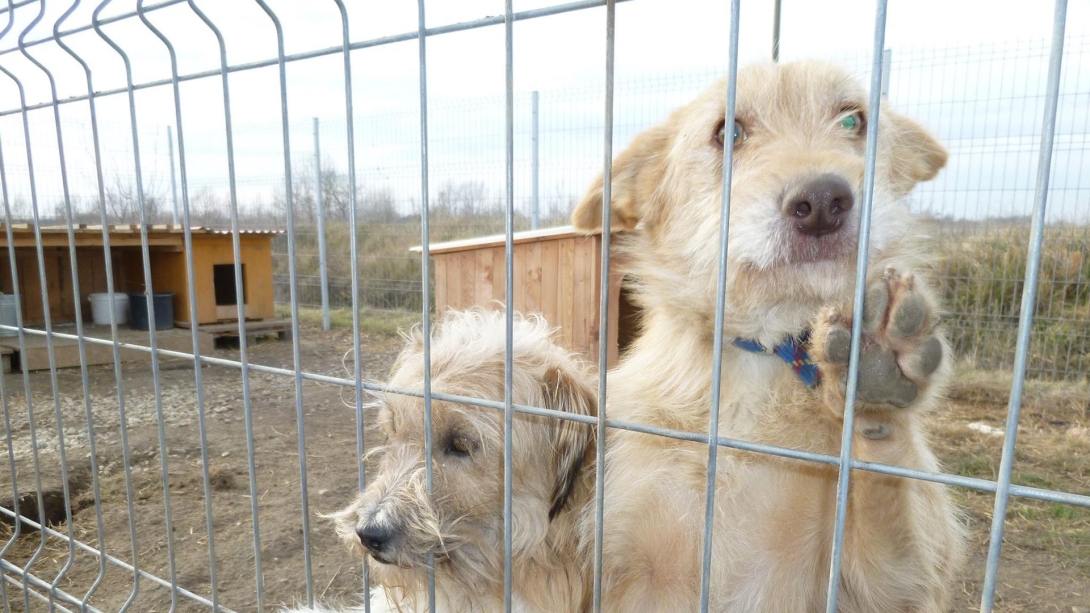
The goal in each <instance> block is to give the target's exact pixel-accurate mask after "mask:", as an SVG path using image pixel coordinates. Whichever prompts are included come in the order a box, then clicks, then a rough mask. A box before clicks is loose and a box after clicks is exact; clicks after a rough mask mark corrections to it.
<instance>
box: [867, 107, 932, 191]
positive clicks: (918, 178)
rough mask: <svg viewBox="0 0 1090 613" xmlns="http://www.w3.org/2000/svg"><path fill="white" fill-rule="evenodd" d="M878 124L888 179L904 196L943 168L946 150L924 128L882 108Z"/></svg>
mask: <svg viewBox="0 0 1090 613" xmlns="http://www.w3.org/2000/svg"><path fill="white" fill-rule="evenodd" d="M881 122H882V132H883V134H884V135H885V136H886V138H887V139H888V140H887V141H886V142H888V143H889V164H890V179H891V181H892V183H893V185H895V186H897V188H898V189H899V190H900V191H902V192H903V193H906V194H907V193H908V192H910V191H912V188H913V187H915V186H916V184H917V183H920V182H922V181H930V180H931V179H934V178H935V175H937V174H939V171H940V170H942V168H943V166H946V159H947V157H948V154H947V153H946V148H944V147H943V146H942V145H941V144H939V141H938V140H936V139H935V137H934V136H931V134H930V133H929V132H928V131H927V130H925V129H924V128H923V126H921V125H920V124H918V123H916V122H915V121H912V120H911V119H909V118H907V117H903V116H901V115H898V114H897V113H895V112H893V111H887V110H886V109H885V108H883V109H882V119H881Z"/></svg>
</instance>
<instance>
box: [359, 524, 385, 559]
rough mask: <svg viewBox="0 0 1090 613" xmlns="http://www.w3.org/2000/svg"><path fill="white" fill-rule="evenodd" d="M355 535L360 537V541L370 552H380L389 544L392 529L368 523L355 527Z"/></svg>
mask: <svg viewBox="0 0 1090 613" xmlns="http://www.w3.org/2000/svg"><path fill="white" fill-rule="evenodd" d="M356 536H358V537H360V543H362V544H363V546H364V547H366V548H367V549H368V550H369V551H371V552H372V553H382V552H383V551H384V550H385V549H386V547H387V545H389V544H390V540H391V538H392V537H393V531H391V530H389V529H387V528H384V527H381V526H376V525H374V524H370V525H367V526H364V527H362V528H356Z"/></svg>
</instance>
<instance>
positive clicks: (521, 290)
mask: <svg viewBox="0 0 1090 613" xmlns="http://www.w3.org/2000/svg"><path fill="white" fill-rule="evenodd" d="M505 244H506V241H505V237H504V236H503V235H497V236H487V237H483V238H474V239H468V240H460V241H451V242H446V243H434V244H431V245H429V249H428V251H429V253H430V254H431V256H432V259H433V262H434V263H433V269H434V280H435V313H436V316H437V317H442V315H443V312H444V311H446V310H447V309H466V308H469V307H473V306H481V307H485V308H491V309H499V308H502V306H501V305H502V303H504V302H505V301H506V291H505V286H504V280H505V267H504V263H505V259H504V247H505ZM412 251H414V252H416V253H420V251H421V248H420V247H419V246H418V247H413V248H412ZM601 252H602V237H601V235H600V234H595V235H590V236H587V235H586V234H583V233H581V232H576V231H575V230H573V229H572V228H571V227H570V226H565V227H560V228H551V229H548V230H536V231H530V232H518V233H516V234H515V235H514V253H513V266H514V271H513V276H514V287H513V288H512V289H513V293H514V309H515V310H516V311H519V312H522V313H540V314H541V315H543V316H544V317H545V319H547V320H548V321H549V323H550V324H552V325H554V326H557V327H558V328H560V332H559V335H560V338H561V342H562V343H563V345H564V346H566V347H568V348H569V349H571V350H573V351H577V352H580V353H582V354H584V355H585V356H586V357H587V358H588V359H590V360H592V361H595V362H596V361H597V360H598V338H599V329H600V328H599V322H600V317H599V313H600V306H599V304H600V297H601V271H602V262H601ZM611 261H612V263H613V264H614V265H611V267H610V276H611V277H612V279H611V280H610V284H609V288H610V289H609V333H608V339H609V349H608V366H609V367H612V366H614V365H615V364H616V363H617V359H618V357H619V355H620V354H621V353H622V352H623V350H624V348H625V347H627V345H628V343H629V342H630V341H631V333H632V326H631V325H630V324H629V322H630V321H631V320H632V316H631V314H632V313H633V309H632V305H631V303H630V302H629V301H628V299H627V294H626V293H625V292H624V291H622V275H621V274H620V273H619V272H618V269H619V266H616V265H615V264H616V263H617V261H616V259H615V257H614V258H613V259H612V260H611ZM496 301H498V303H497V302H496Z"/></svg>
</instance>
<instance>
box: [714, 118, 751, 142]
mask: <svg viewBox="0 0 1090 613" xmlns="http://www.w3.org/2000/svg"><path fill="white" fill-rule="evenodd" d="M747 137H748V135H747V134H746V129H745V128H743V127H742V123H741V122H738V121H736V122H734V134H733V135H732V137H731V143H732V144H733V145H734V146H735V147H737V146H738V145H741V144H742V143H743V142H744V141H745V140H746V138H747ZM715 142H717V143H719V145H720V146H722V145H723V144H724V143H726V142H727V124H726V122H722V123H720V124H719V130H718V131H717V133H716V135H715Z"/></svg>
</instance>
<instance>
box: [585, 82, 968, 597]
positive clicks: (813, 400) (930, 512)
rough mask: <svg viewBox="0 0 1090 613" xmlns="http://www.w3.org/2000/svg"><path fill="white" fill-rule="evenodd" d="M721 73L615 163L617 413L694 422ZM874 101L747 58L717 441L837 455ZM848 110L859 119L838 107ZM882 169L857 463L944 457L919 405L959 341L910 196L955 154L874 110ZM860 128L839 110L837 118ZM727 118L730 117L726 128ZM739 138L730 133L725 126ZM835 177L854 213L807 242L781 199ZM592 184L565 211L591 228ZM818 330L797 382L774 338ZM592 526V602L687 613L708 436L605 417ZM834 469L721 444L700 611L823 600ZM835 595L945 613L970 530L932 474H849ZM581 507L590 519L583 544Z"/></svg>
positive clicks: (705, 416) (703, 349) (714, 261)
mask: <svg viewBox="0 0 1090 613" xmlns="http://www.w3.org/2000/svg"><path fill="white" fill-rule="evenodd" d="M725 91H726V85H725V83H724V82H719V83H716V84H715V85H713V86H712V87H710V88H709V89H708V90H707V91H705V92H704V93H703V94H701V95H700V96H699V97H697V98H696V99H695V100H694V101H692V102H691V103H689V104H687V105H685V106H683V107H681V108H680V109H678V110H677V111H675V112H674V113H673V114H672V115H671V116H670V117H669V118H668V119H667V120H666V121H665V122H663V123H662V124H660V125H658V126H655V127H653V128H651V129H649V130H647V131H645V132H643V133H641V134H639V135H638V136H636V138H635V139H634V141H633V142H632V144H631V145H630V146H629V147H628V148H627V149H626V150H625V151H623V152H622V153H621V154H620V155H618V156H617V157H616V159H615V160H614V162H613V173H612V177H613V179H612V203H611V204H612V207H611V219H612V221H611V224H612V228H613V230H631V231H632V232H626V233H623V234H621V235H619V236H618V237H617V238H616V239H615V245H617V248H618V249H619V250H620V251H621V252H622V253H623V254H624V256H625V261H627V262H628V265H627V266H628V272H630V273H631V274H632V275H633V276H634V278H635V279H636V281H637V283H635V284H634V290H635V296H634V298H635V299H636V300H637V301H638V303H639V304H640V306H641V307H642V313H643V315H642V324H641V325H642V332H641V334H640V335H639V337H638V340H636V341H635V344H634V345H633V346H632V348H630V349H629V353H628V354H627V356H626V357H625V359H624V360H623V362H622V364H621V365H620V366H619V367H618V368H617V369H616V370H615V371H614V372H611V373H610V376H609V394H608V398H609V405H608V407H609V416H610V418H613V419H622V420H629V421H635V422H639V423H643V424H650V425H654V426H660V427H666V428H674V429H678V430H685V431H691V432H706V431H707V428H708V422H709V404H710V400H711V398H710V393H711V378H712V332H713V328H714V323H715V321H714V320H715V299H716V279H717V276H718V254H719V242H720V239H719V227H720V217H721V211H722V203H721V196H722V188H721V181H722V174H723V169H722V159H723V157H722V156H723V150H722V145H720V144H719V143H718V142H717V140H716V134H717V132H718V129H719V127H720V126H721V125H722V124H723V123H724V92H725ZM867 102H868V97H867V95H866V92H865V91H864V90H863V89H862V88H861V87H860V86H859V85H857V84H856V83H855V82H854V80H853V79H852V78H850V76H849V75H847V74H845V73H844V72H843V71H841V70H839V69H837V68H836V67H834V66H831V65H828V64H825V63H821V62H801V63H792V64H782V65H777V64H760V65H754V66H750V67H747V68H744V69H742V70H741V71H740V72H739V75H738V88H737V114H736V117H737V120H738V121H739V122H740V124H741V126H742V128H743V129H744V134H745V139H744V140H742V141H741V142H740V143H739V144H737V145H736V146H735V149H734V160H733V176H732V185H731V198H730V205H731V208H730V232H729V255H728V274H727V288H726V311H725V315H724V320H723V325H724V330H725V338H726V341H725V343H724V349H723V367H722V371H721V373H719V376H721V378H722V392H721V398H720V407H721V409H720V424H719V435H720V436H725V437H731V438H736V439H743V440H747V441H755V442H759V443H765V444H770V445H778V446H782V447H790V448H796V449H804V450H808V451H813V452H820V453H825V454H831V455H834V456H835V455H837V454H839V452H840V441H841V428H842V423H843V422H842V415H843V405H844V379H845V372H846V368H845V364H846V362H847V353H846V349H845V346H844V338H845V336H844V334H845V330H848V329H849V328H850V325H851V313H852V310H851V305H852V300H853V292H854V285H855V283H854V280H855V266H856V248H857V244H858V236H859V225H860V224H859V220H860V211H861V209H862V204H861V200H862V197H861V192H862V189H863V172H864V145H865V127H864V126H865V121H866V117H867V115H869V113H868V108H867ZM853 114H857V117H858V118H859V119H860V120H861V121H860V122H858V124H863V125H856V126H855V127H856V129H845V128H844V126H843V125H841V120H842V119H843V118H844V117H846V116H847V115H853ZM879 121H880V130H879V137H878V147H877V150H878V157H877V166H876V173H875V182H874V198H873V218H872V225H871V239H870V240H871V242H870V263H869V269H868V270H869V271H871V272H870V276H869V280H868V291H867V300H866V310H867V313H868V316H867V318H866V319H865V321H864V344H863V350H864V353H863V355H862V361H861V364H862V369H861V374H860V384H859V387H858V389H859V397H860V400H861V402H860V403H859V404H858V405H857V409H856V415H857V416H856V433H855V436H854V440H853V456H854V457H855V458H857V459H860V460H867V461H872V462H883V463H888V464H895V465H899V466H906V467H911V468H915V469H922V470H927V471H937V470H938V469H939V465H938V462H937V460H936V458H935V456H934V455H933V454H932V452H931V451H930V449H929V446H928V441H927V434H926V429H925V424H924V421H923V416H924V415H925V414H926V412H927V411H929V410H932V409H934V408H936V407H938V406H939V405H940V401H941V398H942V394H943V389H944V385H945V381H946V379H947V378H948V375H949V370H950V363H951V361H952V360H951V359H950V350H949V346H948V345H947V343H946V341H945V339H944V337H943V333H942V329H941V326H939V325H938V316H937V307H936V304H937V303H936V301H935V299H934V297H933V292H932V290H931V289H930V287H929V285H928V280H927V277H926V260H925V257H926V256H927V253H926V252H925V249H926V242H925V241H924V240H923V235H922V233H921V231H920V229H919V228H918V227H917V226H916V224H915V222H914V220H913V219H912V217H911V216H910V215H909V214H908V213H907V211H906V210H905V209H904V206H903V204H902V202H901V201H902V200H903V199H904V198H905V196H906V195H907V194H908V193H909V192H910V191H911V190H912V188H913V187H914V186H915V185H916V184H917V183H918V182H921V181H927V180H930V179H932V178H933V177H934V176H935V175H936V174H937V173H938V172H939V170H940V169H941V168H942V167H943V166H944V164H945V162H946V157H947V154H946V151H945V150H944V149H943V147H942V146H941V145H940V144H939V143H938V142H937V141H936V140H935V139H934V138H933V137H932V136H930V135H929V134H928V133H927V132H926V131H925V130H924V129H923V128H922V127H920V126H919V125H917V124H916V123H914V122H912V121H911V120H909V119H907V118H905V117H902V116H900V115H897V114H896V113H894V112H893V111H891V110H888V109H887V108H885V106H883V108H882V109H881V113H880V120H879ZM847 123H851V122H847ZM726 127H727V130H726V133H727V134H728V135H729V134H730V133H731V129H730V128H731V121H729V120H728V121H726ZM725 140H726V141H727V146H732V143H731V142H730V141H731V139H730V138H727V139H725ZM828 175H833V176H835V177H839V178H840V179H842V180H843V181H846V182H847V184H848V185H849V186H850V188H851V193H852V195H853V197H854V202H855V206H854V207H853V208H851V210H850V211H849V212H848V214H847V215H846V216H845V217H844V219H843V226H842V227H840V229H839V231H836V232H833V233H831V234H827V235H824V236H817V237H815V236H807V235H803V234H801V233H799V232H797V231H796V228H795V226H794V225H793V220H792V219H790V218H789V217H788V216H786V215H785V214H784V212H783V211H784V202H785V199H786V198H788V197H790V196H791V194H793V193H795V192H796V191H797V190H799V189H800V185H802V184H804V183H805V182H807V181H811V180H813V178H814V177H819V176H828ZM601 220H602V179H601V178H599V179H598V181H597V182H596V183H595V184H594V185H593V186H592V187H591V188H590V189H589V191H588V192H587V193H586V195H585V196H584V198H583V199H582V200H581V201H580V202H579V203H578V204H577V206H576V207H575V210H574V211H573V214H572V221H573V224H574V225H575V226H576V227H577V228H579V229H582V230H585V231H593V230H597V229H599V228H600V227H601ZM807 329H809V330H811V332H812V336H811V341H810V352H811V353H812V354H813V356H814V357H815V358H816V359H817V361H818V364H819V366H820V367H821V369H822V371H823V373H824V378H825V380H824V382H823V383H822V385H821V386H820V387H819V388H818V389H816V390H812V389H810V388H807V387H805V386H804V385H803V384H802V383H801V382H800V381H799V380H798V379H797V378H796V376H795V374H794V373H793V372H792V369H791V368H790V367H789V366H787V365H786V364H785V363H784V362H782V361H781V360H779V359H778V358H775V357H770V356H768V355H761V354H755V353H749V352H746V351H743V350H741V349H739V348H736V347H733V346H731V345H730V340H731V339H732V338H733V337H740V338H744V339H754V340H757V341H759V342H761V343H763V344H764V345H765V346H766V347H771V346H773V345H775V344H776V343H777V342H779V341H781V340H782V339H784V338H785V337H787V336H792V335H797V334H799V333H800V332H801V331H803V330H807ZM606 452H607V464H606V490H605V492H606V506H605V523H604V540H603V555H604V569H603V573H604V575H603V584H604V594H603V601H604V610H606V611H615V612H623V613H634V612H644V611H646V612H666V611H692V610H696V609H697V605H698V601H699V593H700V589H699V586H700V581H701V565H700V560H701V557H702V555H701V554H702V551H701V550H702V542H703V539H702V535H703V529H704V513H703V510H704V501H705V489H706V474H707V447H706V446H705V445H703V444H694V443H688V442H682V441H678V440H673V439H668V438H662V437H654V436H648V435H643V434H638V433H634V432H630V431H611V432H610V435H609V438H608V439H607V446H606ZM836 478H837V470H836V468H835V467H831V466H828V465H820V464H814V463H809V462H801V461H795V460H790V459H784V458H777V457H774V456H769V455H763V454H754V453H747V452H742V451H733V450H728V449H724V448H720V451H719V458H718V478H717V483H716V488H717V493H716V512H715V525H714V543H713V547H714V550H713V552H712V571H711V576H710V581H711V583H710V593H711V602H710V604H711V607H710V610H712V611H718V612H730V613H753V612H769V613H796V612H797V613H812V612H815V611H819V610H824V608H825V603H826V598H827V581H828V572H829V561H830V551H831V546H832V545H831V544H832V536H833V524H834V521H833V517H834V510H835V500H836ZM848 504H849V506H848V511H847V524H846V531H845V538H844V557H843V570H842V574H841V577H840V585H841V588H840V597H839V610H840V611H842V612H844V613H876V612H882V613H908V612H913V613H917V612H918V613H923V612H928V613H939V612H943V611H945V610H946V608H947V606H948V604H949V601H950V589H951V584H952V583H953V577H954V573H955V572H956V570H957V568H958V566H959V564H960V561H961V559H962V556H963V544H962V543H963V528H962V526H961V524H960V521H959V519H958V517H957V515H956V513H955V510H954V508H953V506H952V504H951V502H950V500H949V499H948V496H947V493H946V491H945V489H944V488H943V487H942V486H939V485H936V484H934V483H929V482H923V481H917V480H909V479H900V478H894V477H890V476H884V475H880V474H876V473H871V472H864V471H854V472H853V473H852V475H851V490H850V494H849V501H848ZM593 527H594V526H593V515H592V514H590V513H584V525H583V543H584V547H585V549H584V551H585V555H588V556H589V553H590V551H591V549H590V547H591V543H593Z"/></svg>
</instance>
